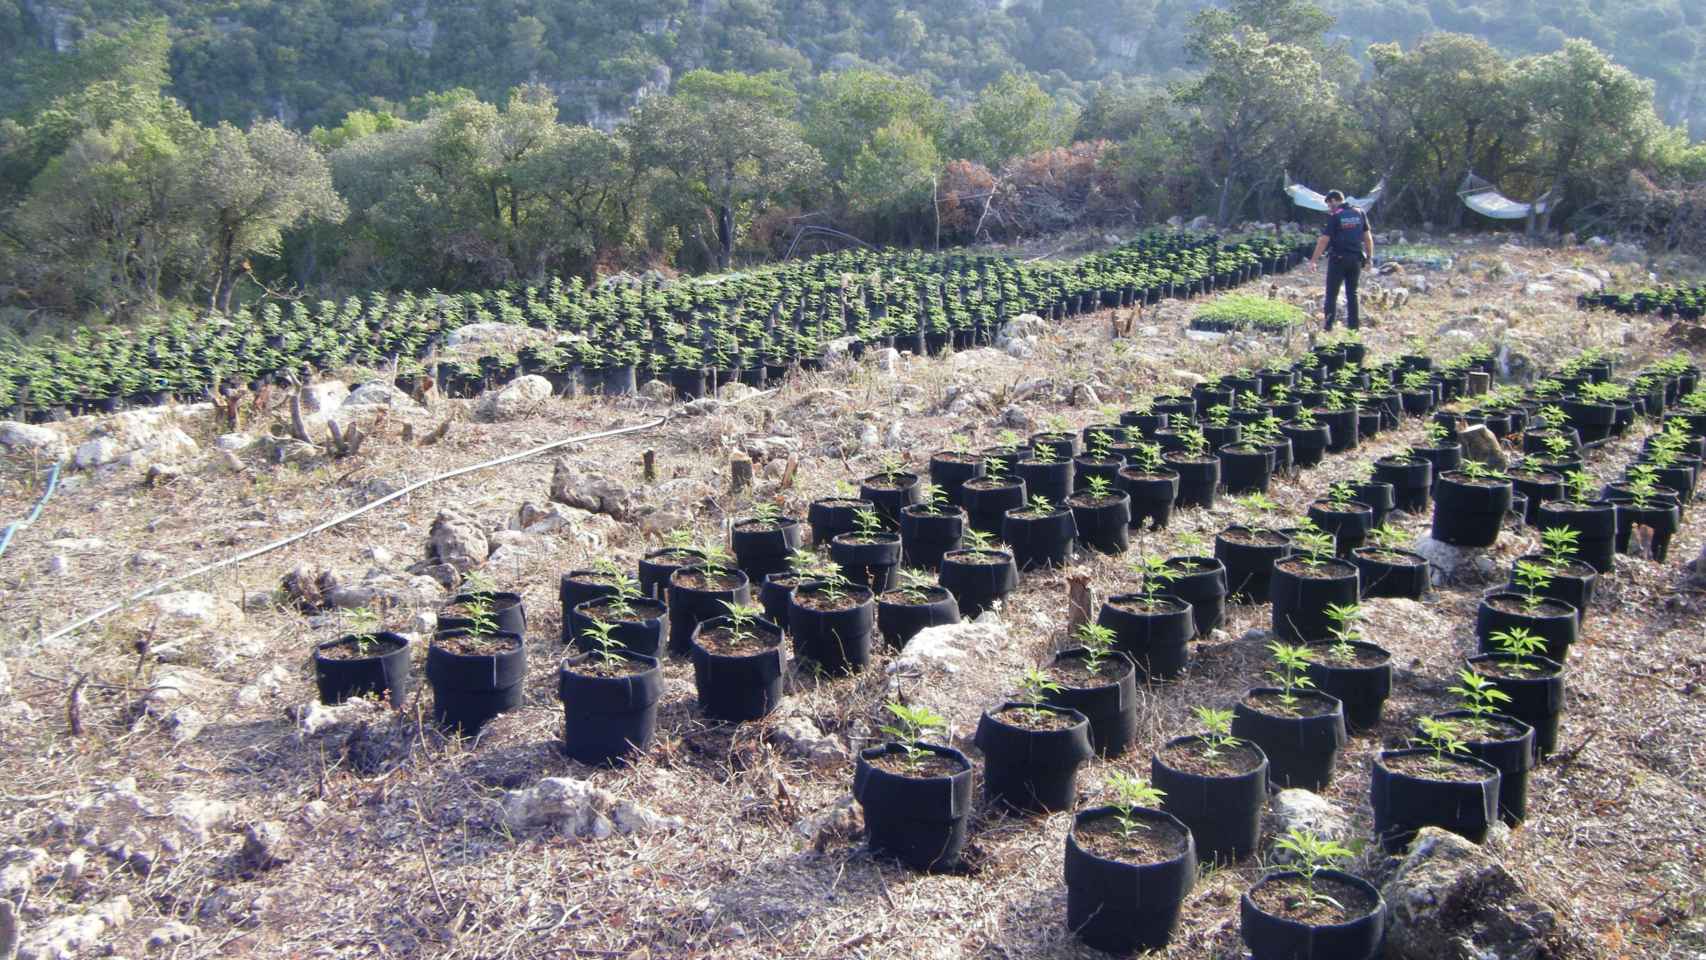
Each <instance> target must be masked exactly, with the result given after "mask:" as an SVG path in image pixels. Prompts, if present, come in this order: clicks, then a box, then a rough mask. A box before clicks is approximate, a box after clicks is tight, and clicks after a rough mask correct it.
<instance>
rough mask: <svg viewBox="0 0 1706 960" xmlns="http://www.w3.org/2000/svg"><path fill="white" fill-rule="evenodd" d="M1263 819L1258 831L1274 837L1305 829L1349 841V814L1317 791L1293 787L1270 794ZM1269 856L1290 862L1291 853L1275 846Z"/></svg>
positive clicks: (1274, 861) (1273, 860)
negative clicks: (1271, 795) (1260, 828)
mask: <svg viewBox="0 0 1706 960" xmlns="http://www.w3.org/2000/svg"><path fill="white" fill-rule="evenodd" d="M1263 820H1264V822H1263V824H1262V832H1263V833H1266V834H1271V835H1273V836H1276V837H1280V836H1284V835H1285V834H1286V833H1287V832H1288V831H1291V830H1306V831H1308V832H1310V833H1313V834H1315V835H1316V836H1318V837H1320V838H1321V839H1323V840H1337V841H1339V842H1341V843H1349V842H1350V841H1351V840H1352V839H1353V837H1352V831H1351V818H1350V814H1348V813H1346V812H1344V811H1343V810H1340V809H1339V808H1338V807H1335V806H1333V804H1332V803H1331V802H1329V801H1328V800H1327V799H1326V798H1325V797H1323V796H1321V795H1320V794H1318V793H1314V792H1312V791H1309V790H1299V789H1297V788H1295V787H1293V788H1290V789H1286V790H1281V791H1280V792H1279V793H1276V794H1274V796H1273V799H1272V800H1270V801H1269V802H1268V811H1267V814H1266V816H1265V817H1264V818H1263ZM1270 859H1271V861H1272V862H1273V863H1276V864H1282V863H1290V862H1291V855H1290V854H1288V853H1287V852H1286V851H1284V850H1281V849H1279V848H1278V847H1275V848H1274V849H1273V850H1272V851H1271V853H1270Z"/></svg>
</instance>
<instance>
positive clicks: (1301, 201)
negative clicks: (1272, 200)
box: [1285, 172, 1386, 213]
mask: <svg viewBox="0 0 1706 960" xmlns="http://www.w3.org/2000/svg"><path fill="white" fill-rule="evenodd" d="M1385 192H1386V178H1385V177H1381V178H1380V182H1379V183H1377V184H1375V186H1374V189H1373V190H1370V191H1369V192H1368V196H1366V197H1348V198H1346V199H1345V203H1346V205H1348V206H1352V207H1355V208H1357V209H1358V210H1362V211H1364V212H1367V211H1369V210H1372V209H1374V205H1375V204H1377V203H1379V202H1380V195H1381V194H1382V193H1385ZM1285 195H1286V196H1288V197H1290V198H1291V202H1292V203H1295V204H1297V205H1298V206H1300V207H1302V208H1304V209H1305V210H1318V211H1320V212H1322V213H1326V212H1327V198H1326V197H1325V196H1323V195H1322V194H1319V193H1316V192H1315V191H1313V190H1311V189H1309V188H1308V187H1306V186H1304V185H1303V184H1301V183H1293V182H1292V180H1291V174H1290V173H1289V172H1288V173H1286V175H1285Z"/></svg>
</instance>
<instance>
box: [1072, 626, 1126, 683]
mask: <svg viewBox="0 0 1706 960" xmlns="http://www.w3.org/2000/svg"><path fill="white" fill-rule="evenodd" d="M1073 637H1074V638H1075V639H1077V641H1078V645H1079V646H1081V647H1083V648H1084V669H1085V670H1087V671H1089V673H1090V674H1091V675H1092V676H1094V675H1096V674H1098V673H1100V672H1101V671H1102V663H1103V662H1104V661H1106V660H1107V659H1108V657H1109V656H1111V655H1112V654H1113V652H1114V641H1115V640H1116V639H1118V637H1117V635H1116V634H1115V633H1114V631H1113V630H1111V629H1109V628H1107V627H1104V626H1102V625H1101V624H1099V623H1081V624H1079V625H1078V630H1077V631H1076V632H1074V633H1073Z"/></svg>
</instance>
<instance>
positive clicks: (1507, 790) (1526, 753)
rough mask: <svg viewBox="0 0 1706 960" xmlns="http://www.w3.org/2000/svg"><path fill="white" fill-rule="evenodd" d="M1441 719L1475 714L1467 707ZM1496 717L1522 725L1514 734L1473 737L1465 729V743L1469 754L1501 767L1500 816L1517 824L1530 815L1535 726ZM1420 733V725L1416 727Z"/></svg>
mask: <svg viewBox="0 0 1706 960" xmlns="http://www.w3.org/2000/svg"><path fill="white" fill-rule="evenodd" d="M1434 717H1435V719H1440V720H1447V721H1451V720H1468V719H1471V718H1473V717H1474V714H1472V713H1470V712H1469V711H1467V710H1451V711H1447V712H1445V713H1436V714H1434ZM1493 717H1494V719H1496V720H1500V721H1502V722H1505V723H1510V724H1513V725H1515V726H1517V727H1520V728H1522V729H1521V731H1520V732H1518V733H1515V734H1514V735H1512V736H1506V737H1494V738H1491V739H1486V740H1477V739H1474V737H1473V736H1472V735H1470V734H1469V733H1467V732H1465V734H1464V736H1463V742H1464V746H1466V747H1468V749H1469V756H1471V757H1474V758H1475V759H1477V760H1480V761H1482V762H1483V763H1486V764H1489V765H1490V766H1492V767H1493V768H1494V769H1496V770H1498V771H1499V819H1500V820H1503V821H1504V822H1505V824H1506V825H1508V826H1512V827H1514V826H1516V825H1517V824H1519V823H1521V822H1522V821H1523V820H1525V819H1527V817H1528V772H1529V771H1530V770H1533V769H1534V764H1535V760H1536V757H1537V756H1538V751H1537V750H1536V749H1535V742H1534V728H1533V727H1531V726H1529V725H1528V724H1526V723H1524V722H1523V721H1522V720H1520V719H1518V718H1516V717H1513V716H1510V715H1508V714H1494V715H1493ZM1416 733H1417V736H1420V735H1421V727H1420V725H1418V726H1417V728H1416Z"/></svg>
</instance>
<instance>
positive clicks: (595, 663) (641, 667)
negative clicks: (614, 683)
mask: <svg viewBox="0 0 1706 960" xmlns="http://www.w3.org/2000/svg"><path fill="white" fill-rule="evenodd" d="M563 667H564V669H566V670H568V671H569V672H570V673H572V674H575V675H577V676H582V677H603V678H605V679H607V680H614V679H616V678H617V677H634V676H638V675H640V674H642V673H645V672H646V671H648V670H653V669H656V668H655V667H653V666H652V665H651V664H649V663H645V662H643V661H640V660H630V659H628V658H627V657H614V658H613V657H600V656H591V657H587V658H586V659H585V660H582V661H580V662H579V663H575V664H569V663H564V664H563Z"/></svg>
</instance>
